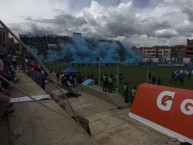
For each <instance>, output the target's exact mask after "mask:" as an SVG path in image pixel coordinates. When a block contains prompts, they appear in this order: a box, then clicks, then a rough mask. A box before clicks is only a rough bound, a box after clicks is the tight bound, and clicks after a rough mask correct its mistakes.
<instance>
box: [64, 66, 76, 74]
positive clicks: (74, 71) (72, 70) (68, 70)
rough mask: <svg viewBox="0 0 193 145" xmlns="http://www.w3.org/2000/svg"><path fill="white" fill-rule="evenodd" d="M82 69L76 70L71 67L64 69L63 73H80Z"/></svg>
mask: <svg viewBox="0 0 193 145" xmlns="http://www.w3.org/2000/svg"><path fill="white" fill-rule="evenodd" d="M79 72H80V71H78V70H76V69H75V68H73V67H69V68H67V69H66V70H64V71H63V73H79Z"/></svg>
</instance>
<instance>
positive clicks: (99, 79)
mask: <svg viewBox="0 0 193 145" xmlns="http://www.w3.org/2000/svg"><path fill="white" fill-rule="evenodd" d="M98 81H99V87H100V86H101V65H100V62H99V78H98Z"/></svg>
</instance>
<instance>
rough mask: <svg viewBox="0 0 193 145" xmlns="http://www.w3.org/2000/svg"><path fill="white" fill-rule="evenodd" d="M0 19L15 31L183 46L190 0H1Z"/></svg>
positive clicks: (191, 18)
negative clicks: (80, 35) (79, 34)
mask: <svg viewBox="0 0 193 145" xmlns="http://www.w3.org/2000/svg"><path fill="white" fill-rule="evenodd" d="M0 19H1V20H2V21H3V22H4V23H5V24H7V25H8V26H9V27H10V29H11V30H12V31H14V32H15V33H17V34H19V33H29V32H30V33H49V34H52V33H54V34H63V35H72V34H73V32H81V33H82V34H83V36H85V37H97V38H98V37H104V38H112V39H116V40H121V41H125V42H129V43H130V44H131V45H135V46H137V47H140V46H153V45H180V44H183V45H186V40H187V39H191V38H193V1H192V0H4V1H1V2H0Z"/></svg>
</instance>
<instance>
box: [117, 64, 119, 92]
mask: <svg viewBox="0 0 193 145" xmlns="http://www.w3.org/2000/svg"><path fill="white" fill-rule="evenodd" d="M117 93H119V63H118V64H117Z"/></svg>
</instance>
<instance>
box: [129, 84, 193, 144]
mask: <svg viewBox="0 0 193 145" xmlns="http://www.w3.org/2000/svg"><path fill="white" fill-rule="evenodd" d="M129 116H130V117H132V118H134V119H136V120H138V121H140V122H143V123H145V124H147V125H149V126H151V127H153V128H155V129H157V130H159V131H161V132H163V133H165V134H167V135H169V136H171V137H174V138H177V139H178V140H179V141H182V142H184V141H186V142H189V143H191V144H193V91H191V90H185V89H179V88H171V87H166V86H159V85H152V84H141V85H139V86H138V89H137V93H136V96H135V99H134V102H133V104H132V107H131V110H130V113H129Z"/></svg>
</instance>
